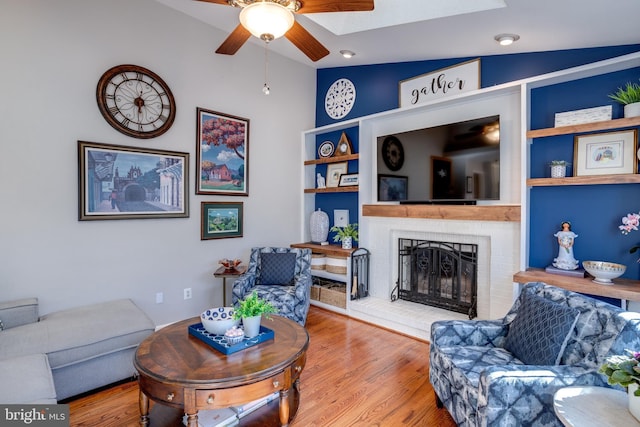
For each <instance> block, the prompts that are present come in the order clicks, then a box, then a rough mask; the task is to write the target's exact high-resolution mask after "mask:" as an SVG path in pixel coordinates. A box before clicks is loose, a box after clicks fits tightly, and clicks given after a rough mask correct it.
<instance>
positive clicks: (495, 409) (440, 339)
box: [429, 283, 640, 426]
mask: <svg viewBox="0 0 640 427" xmlns="http://www.w3.org/2000/svg"><path fill="white" fill-rule="evenodd" d="M531 295H534V297H532V296H531ZM538 297H541V298H538ZM533 298H536V299H535V301H537V302H541V301H540V300H544V301H542V303H543V304H547V306H549V307H551V309H552V310H553V309H560V310H563V313H564V314H569V315H568V316H567V318H568V319H569V320H570V321H569V322H564V323H565V325H564V326H563V328H564V331H566V332H564V331H563V333H564V338H562V339H561V340H560V341H558V343H559V344H561V345H560V346H558V347H556V350H557V356H555V355H553V357H552V358H555V360H553V361H552V362H549V363H541V362H535V363H528V364H527V363H525V362H524V361H523V360H521V359H520V358H518V357H517V356H516V355H515V354H514V353H513V352H512V351H511V349H512V348H511V347H512V346H510V345H508V344H510V341H513V340H510V338H509V335H511V334H512V333H513V334H515V330H516V329H518V328H517V327H516V319H517V318H518V316H519V313H524V312H527V311H534V312H535V311H536V310H527V304H528V301H534V300H533ZM549 302H551V303H552V304H549ZM567 310H568V311H567ZM572 313H573V314H572ZM533 316H535V314H533ZM523 317H524V316H523ZM540 317H544V319H543V320H544V321H546V320H548V319H549V315H545V316H540ZM521 320H524V321H523V322H520V323H525V324H528V325H529V326H531V325H534V324H535V323H534V322H532V321H531V319H521ZM567 323H568V324H569V326H566V324H567ZM543 325H547V326H543ZM530 329H531V332H533V333H534V335H535V334H540V335H542V334H545V335H546V333H547V332H548V331H550V330H553V329H554V327H553V325H552V326H551V327H549V326H548V324H545V323H544V322H543V323H541V324H540V325H539V326H532V327H531V328H530ZM560 335H562V334H560ZM525 338H526V339H525V340H524V341H523V342H524V345H525V346H527V345H528V346H529V348H525V349H524V352H525V353H524V354H520V356H521V357H522V359H527V358H529V357H531V355H532V354H533V353H535V351H536V348H537V349H542V350H547V349H548V348H550V347H552V346H546V345H540V343H539V342H538V340H539V339H546V338H545V337H540V338H536V337H535V336H528V337H525ZM547 338H548V337H547ZM516 347H517V346H516ZM625 349H633V350H640V313H633V312H627V311H624V310H622V309H620V308H618V307H615V306H613V305H610V304H607V303H605V302H603V301H599V300H596V299H593V298H590V297H588V296H585V295H581V294H578V293H574V292H570V291H567V290H564V289H559V288H556V287H553V286H549V285H546V284H544V283H528V284H527V285H525V286H524V287H523V289H522V292H521V294H520V296H519V297H518V299H517V300H516V302H515V303H514V305H513V307H512V308H511V310H510V311H509V312H508V313H507V315H506V316H505V317H504V318H502V319H499V320H477V321H474V320H468V321H467V320H462V321H457V320H456V321H440V322H434V323H433V324H432V327H431V346H430V372H429V379H430V381H431V384H433V388H434V390H435V394H436V396H435V397H436V404H437V405H438V406H439V407H442V406H444V407H446V409H447V410H448V411H449V413H450V414H451V416H452V417H453V419H454V420H455V421H456V423H457V424H458V425H459V426H561V425H562V424H561V423H560V421H559V420H558V419H557V417H556V416H555V413H554V410H553V395H554V393H555V392H556V391H557V390H558V389H559V388H562V387H566V386H570V385H596V386H603V387H610V386H609V385H608V384H607V382H606V377H605V376H604V375H603V374H599V373H598V368H599V367H600V365H601V364H602V363H603V362H604V360H605V359H606V358H607V357H608V356H610V355H614V354H624V352H625ZM519 351H523V349H520V350H519Z"/></svg>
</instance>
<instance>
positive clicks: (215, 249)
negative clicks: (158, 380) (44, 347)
mask: <svg viewBox="0 0 640 427" xmlns="http://www.w3.org/2000/svg"><path fill="white" fill-rule="evenodd" d="M185 1H190V0H185ZM0 11H1V12H0V53H1V56H0V57H1V64H2V65H1V67H0V76H1V78H0V146H1V147H2V152H1V153H2V154H1V155H0V196H1V198H2V211H1V212H2V214H1V216H0V300H9V299H14V298H22V297H30V296H36V297H38V298H39V300H40V304H41V314H44V313H47V312H50V311H53V310H57V309H62V308H66V307H73V306H78V305H81V304H85V303H92V302H98V301H104V300H108V299H112V298H120V297H126V298H132V299H133V300H134V301H135V302H136V304H138V305H139V306H140V307H142V308H143V309H144V310H145V311H146V312H147V313H148V314H149V315H150V316H151V317H152V318H153V320H154V321H155V322H156V324H165V323H168V322H171V321H175V320H179V319H184V318H187V317H190V316H194V315H197V314H199V313H200V312H201V311H202V310H204V309H205V308H207V307H211V306H217V305H221V304H222V282H221V280H220V279H215V278H214V277H213V275H212V273H213V272H214V271H215V269H216V268H217V267H218V265H217V261H218V260H219V259H221V258H226V257H229V258H235V257H238V258H242V259H243V260H245V262H246V260H247V259H248V256H249V249H250V248H251V247H252V246H257V245H285V246H286V245H289V243H291V242H293V241H295V240H296V239H297V238H298V236H299V230H300V227H301V225H300V222H299V221H300V220H299V215H298V209H299V206H300V205H301V197H302V185H301V183H300V182H299V181H298V179H295V178H294V177H296V178H297V177H298V176H299V170H300V158H301V152H300V150H301V149H302V147H301V144H300V131H301V130H303V129H309V128H312V127H313V125H314V108H315V70H314V69H313V68H311V67H307V66H304V65H302V64H299V63H296V62H293V61H291V60H289V59H286V58H284V57H281V56H278V55H275V54H270V56H269V73H270V77H269V83H270V86H271V94H270V95H269V96H264V95H263V94H262V92H261V89H262V84H263V83H264V80H263V78H264V74H263V70H264V63H263V61H264V50H263V49H262V48H261V47H260V46H257V45H254V44H252V43H247V44H246V45H245V46H244V47H243V48H242V49H240V51H239V52H238V53H237V54H236V55H235V56H222V55H216V54H214V50H215V48H216V47H217V46H218V45H219V44H220V43H221V42H222V40H224V38H225V37H226V34H224V33H223V32H221V31H219V30H217V29H214V28H211V27H209V26H207V25H205V24H203V23H201V22H200V21H197V20H194V19H192V18H189V17H187V16H185V15H183V14H181V13H178V12H176V11H174V10H172V9H170V8H167V7H165V6H163V5H161V4H159V3H157V2H154V1H151V0H136V1H128V0H109V1H95V0H94V1H87V0H57V1H47V0H0ZM276 42H286V40H284V39H283V40H278V41H276ZM274 43H275V42H274ZM125 63H132V64H136V65H140V66H143V67H146V68H149V69H150V70H152V71H154V72H155V73H157V74H158V75H160V76H161V77H162V78H163V79H164V80H165V82H166V83H167V84H168V85H169V87H170V88H171V90H172V92H173V95H174V97H175V100H176V104H177V115H176V119H175V122H174V124H173V127H172V128H171V129H170V130H169V131H168V132H167V133H165V134H164V135H162V136H160V137H157V138H154V139H150V140H142V139H135V138H130V137H127V136H125V135H123V134H121V133H119V132H117V131H116V130H114V129H113V128H111V127H110V126H109V125H108V124H107V122H106V121H105V120H104V119H103V118H102V116H101V114H100V112H99V110H98V107H97V104H96V98H95V91H96V84H97V82H98V79H99V78H100V76H101V75H102V73H104V71H106V70H107V69H108V68H110V67H112V66H114V65H118V64H125ZM196 107H202V108H207V109H211V110H215V111H221V112H224V113H228V114H231V115H236V116H241V117H245V118H248V119H249V120H250V136H249V138H250V139H249V187H248V188H249V197H223V196H200V195H198V196H196V195H195V190H194V188H195V183H194V171H195V169H196V168H195V160H196V159H195V148H196V142H195V141H196V128H195V125H196V120H195V117H196ZM78 140H84V141H92V142H101V143H108V144H121V145H126V146H135V147H149V148H154V149H165V150H174V151H182V152H188V153H190V156H191V157H190V176H189V203H190V217H189V218H182V219H144V220H143V219H138V220H117V221H114V220H112V221H83V222H80V221H78V178H77V174H78V160H77V141H78ZM202 201H242V202H244V237H243V238H236V239H222V240H206V241H201V240H200V203H201V202H202ZM187 287H190V288H192V291H193V298H192V299H191V300H187V301H184V300H183V298H182V290H183V288H187ZM156 292H163V293H164V303H163V304H155V294H156Z"/></svg>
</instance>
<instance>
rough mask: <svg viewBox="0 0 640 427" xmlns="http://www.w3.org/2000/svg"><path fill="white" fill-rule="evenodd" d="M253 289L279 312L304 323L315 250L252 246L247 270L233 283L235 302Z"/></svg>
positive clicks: (309, 297) (308, 301) (301, 323)
mask: <svg viewBox="0 0 640 427" xmlns="http://www.w3.org/2000/svg"><path fill="white" fill-rule="evenodd" d="M253 291H256V292H257V293H258V296H259V297H261V298H264V299H266V300H268V301H269V302H271V303H272V304H273V305H274V307H275V308H276V310H277V313H278V314H279V315H281V316H284V317H287V318H289V319H291V320H293V321H295V322H298V323H299V324H300V325H302V326H304V324H305V322H306V320H307V313H308V312H309V304H310V303H311V250H310V249H298V248H273V247H261V248H252V249H251V256H250V258H249V266H248V268H247V272H246V273H245V274H243V275H242V276H240V277H239V278H238V279H237V280H236V281H235V282H234V284H233V299H232V300H233V305H234V306H236V305H237V304H238V302H239V301H240V300H243V299H244V298H245V297H246V296H248V295H250V294H251V293H252V292H253Z"/></svg>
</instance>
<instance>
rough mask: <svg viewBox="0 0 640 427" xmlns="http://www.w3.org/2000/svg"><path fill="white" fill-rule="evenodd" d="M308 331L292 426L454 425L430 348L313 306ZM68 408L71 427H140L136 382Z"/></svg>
mask: <svg viewBox="0 0 640 427" xmlns="http://www.w3.org/2000/svg"><path fill="white" fill-rule="evenodd" d="M306 327H307V329H308V331H309V336H310V337H311V340H310V344H309V350H308V352H307V364H306V366H305V368H304V371H303V372H302V375H301V402H300V408H299V410H298V414H297V416H296V419H295V420H294V422H293V423H291V426H292V427H308V426H323V427H324V426H400V425H405V426H442V427H454V426H455V423H454V421H453V419H452V418H451V416H450V415H449V413H448V412H447V410H446V409H437V408H436V406H435V399H434V395H433V388H432V387H431V384H430V383H429V344H427V343H425V342H422V341H418V340H415V339H412V338H409V337H406V336H403V335H399V334H395V333H393V332H390V331H388V330H385V329H381V328H377V327H375V326H372V325H369V324H366V323H363V322H360V321H357V320H354V319H350V318H348V317H345V316H341V315H338V314H335V313H332V312H329V311H326V310H323V309H320V308H318V307H313V306H312V307H311V310H310V312H309V316H308V318H307V325H306ZM68 403H69V405H70V412H71V416H70V418H71V420H70V424H71V426H72V427H81V426H82V427H85V426H92V427H93V426H100V427H111V426H113V427H116V426H117V427H122V426H137V425H138V415H139V412H138V386H137V383H136V382H127V383H125V384H120V385H117V386H114V387H111V388H109V389H107V390H104V391H100V392H97V393H94V394H91V395H89V396H85V397H81V398H78V399H75V400H73V401H71V402H68ZM151 427H153V420H152V423H151Z"/></svg>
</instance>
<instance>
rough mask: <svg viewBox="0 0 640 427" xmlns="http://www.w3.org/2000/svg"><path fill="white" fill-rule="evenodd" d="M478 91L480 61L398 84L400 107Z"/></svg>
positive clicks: (472, 61) (443, 69)
mask: <svg viewBox="0 0 640 427" xmlns="http://www.w3.org/2000/svg"><path fill="white" fill-rule="evenodd" d="M475 89H480V59H474V60H471V61H467V62H463V63H462V64H458V65H454V66H451V67H447V68H442V69H440V70H437V71H433V72H431V73H428V74H422V75H420V76H417V77H412V78H410V79H406V80H402V81H401V82H400V107H408V106H411V105H417V104H421V103H424V102H428V101H433V100H435V99H438V98H444V97H446V96H451V95H455V94H458V93H462V92H468V91H470V90H475Z"/></svg>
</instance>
